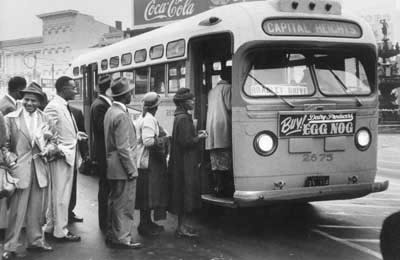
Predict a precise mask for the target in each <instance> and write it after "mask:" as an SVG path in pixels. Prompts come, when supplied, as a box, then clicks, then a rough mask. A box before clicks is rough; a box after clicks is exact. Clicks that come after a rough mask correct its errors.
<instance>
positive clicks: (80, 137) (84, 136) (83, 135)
mask: <svg viewBox="0 0 400 260" xmlns="http://www.w3.org/2000/svg"><path fill="white" fill-rule="evenodd" d="M77 136H78V141H85V140H87V139H88V135H87V134H86V133H84V132H81V131H79V132H78V134H77Z"/></svg>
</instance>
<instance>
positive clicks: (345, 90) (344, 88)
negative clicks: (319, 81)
mask: <svg viewBox="0 0 400 260" xmlns="http://www.w3.org/2000/svg"><path fill="white" fill-rule="evenodd" d="M317 62H318V63H321V64H323V65H325V66H326V67H327V68H328V70H329V72H330V73H331V74H332V75H333V76H334V77H335V79H336V80H337V81H338V82H339V84H340V86H341V87H342V89H343V90H344V92H345V93H346V94H347V95H353V93H351V92H350V91H349V88H348V87H347V86H346V84H344V82H343V81H342V79H341V78H340V77H339V76H338V75H337V74H336V73H335V71H334V70H333V69H332V67H331V66H330V65H329V64H328V63H325V62H323V61H319V60H317ZM354 99H355V100H356V103H357V106H358V107H361V106H362V105H363V104H362V103H361V100H360V99H359V98H358V97H357V96H354Z"/></svg>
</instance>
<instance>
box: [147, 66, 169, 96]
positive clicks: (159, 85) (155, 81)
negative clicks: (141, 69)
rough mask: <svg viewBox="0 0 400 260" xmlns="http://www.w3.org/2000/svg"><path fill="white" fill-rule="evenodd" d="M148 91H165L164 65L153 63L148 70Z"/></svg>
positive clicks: (160, 92)
mask: <svg viewBox="0 0 400 260" xmlns="http://www.w3.org/2000/svg"><path fill="white" fill-rule="evenodd" d="M150 91H154V92H156V93H159V94H162V93H165V65H164V64H161V65H155V66H152V67H151V72H150Z"/></svg>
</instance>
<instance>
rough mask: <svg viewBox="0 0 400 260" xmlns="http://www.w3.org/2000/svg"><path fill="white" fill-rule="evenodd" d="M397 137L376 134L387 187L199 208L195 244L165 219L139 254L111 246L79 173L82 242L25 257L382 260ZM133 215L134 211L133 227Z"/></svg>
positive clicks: (91, 182) (395, 179)
mask: <svg viewBox="0 0 400 260" xmlns="http://www.w3.org/2000/svg"><path fill="white" fill-rule="evenodd" d="M399 155H400V134H380V135H379V155H378V157H379V162H378V175H377V180H378V181H382V180H387V179H388V180H389V181H390V186H389V189H388V190H387V191H385V192H381V193H374V194H370V195H368V196H365V197H363V198H359V199H354V200H341V201H325V202H314V203H309V204H305V205H304V204H303V205H297V206H287V205H286V206H285V205H283V206H275V207H269V208H262V209H260V208H257V209H241V210H237V209H219V210H218V212H217V213H215V211H213V210H212V209H208V210H204V211H202V212H201V214H200V216H199V217H197V218H196V219H195V220H194V222H193V224H194V225H195V226H196V227H197V228H198V229H199V230H200V234H201V236H200V238H198V239H182V238H177V237H176V236H175V235H174V228H175V226H176V218H175V217H174V216H168V218H167V221H164V222H162V224H163V225H164V226H165V227H166V231H165V232H164V233H163V234H161V236H160V237H158V238H153V239H145V238H142V237H140V236H139V235H138V234H137V232H136V230H133V234H134V237H135V238H137V240H140V241H142V242H143V244H144V248H143V249H141V250H123V249H110V248H107V247H106V245H105V243H104V237H103V235H102V234H101V232H100V231H99V229H98V221H97V179H96V178H94V177H90V176H84V175H80V176H79V179H78V182H79V186H78V205H77V208H76V210H75V212H76V213H77V214H79V215H81V216H83V217H84V222H83V223H76V224H73V225H71V230H72V231H73V232H75V233H76V234H78V235H80V236H82V241H81V242H79V243H57V242H55V241H51V240H50V241H49V242H50V244H51V245H52V246H53V248H54V251H53V252H50V253H30V252H29V253H27V255H26V256H25V257H24V258H23V259H29V260H30V259H43V260H47V259H49V260H50V259H60V260H64V259H65V260H67V259H68V260H70V259H76V260H103V259H104V260H106V259H121V260H124V259H141V260H142V259H143V260H153V259H154V260H155V259H163V260H164V259H166V260H168V259H171V260H173V259H176V260H179V259H182V260H184V259H185V260H186V259H207V260H229V259H245V260H248V259H249V260H250V259H251V260H252V259H254V260H258V259H260V260H265V259H273V260H274V259H304V260H314V259H315V260H319V259H334V260H337V259H362V260H369V259H371V260H375V259H382V256H381V254H380V249H379V233H380V229H381V225H382V222H383V220H384V219H385V217H387V216H388V215H390V214H391V213H393V212H396V211H397V210H398V209H400V177H399V174H400V171H399V170H400V160H399ZM138 217H139V216H138V212H136V214H135V222H136V225H137V221H138Z"/></svg>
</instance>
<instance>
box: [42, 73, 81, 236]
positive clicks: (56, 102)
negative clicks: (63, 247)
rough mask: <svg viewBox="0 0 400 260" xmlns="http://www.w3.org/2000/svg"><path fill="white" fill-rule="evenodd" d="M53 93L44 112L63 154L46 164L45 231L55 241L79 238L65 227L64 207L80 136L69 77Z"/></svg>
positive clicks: (66, 216)
mask: <svg viewBox="0 0 400 260" xmlns="http://www.w3.org/2000/svg"><path fill="white" fill-rule="evenodd" d="M56 90H57V95H56V96H55V97H54V98H53V99H52V100H51V101H50V102H49V104H47V106H46V108H45V110H44V113H45V114H46V115H47V116H48V117H49V119H50V120H51V122H52V123H53V124H54V128H55V130H56V131H57V133H58V141H59V145H58V147H59V148H60V150H61V151H62V152H63V154H64V157H63V158H58V159H56V160H54V161H52V162H50V163H49V166H50V175H51V196H50V197H51V206H50V209H49V211H48V216H47V224H46V229H45V231H46V232H47V233H51V232H52V233H53V236H54V237H55V238H56V239H58V240H63V241H67V242H68V241H70V242H73V241H80V237H79V236H77V235H74V234H73V233H72V232H70V231H69V230H68V228H67V225H68V207H69V202H70V198H71V192H72V185H73V176H74V168H76V166H77V165H79V162H77V161H78V160H80V155H79V151H78V149H77V143H78V139H80V138H83V137H81V135H80V132H78V128H77V126H76V123H75V120H74V118H73V116H72V114H71V112H70V110H69V107H68V103H67V101H69V100H72V99H74V98H75V95H76V93H77V92H76V86H75V82H74V81H73V80H72V78H70V77H66V76H62V77H60V78H58V79H57V81H56Z"/></svg>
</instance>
